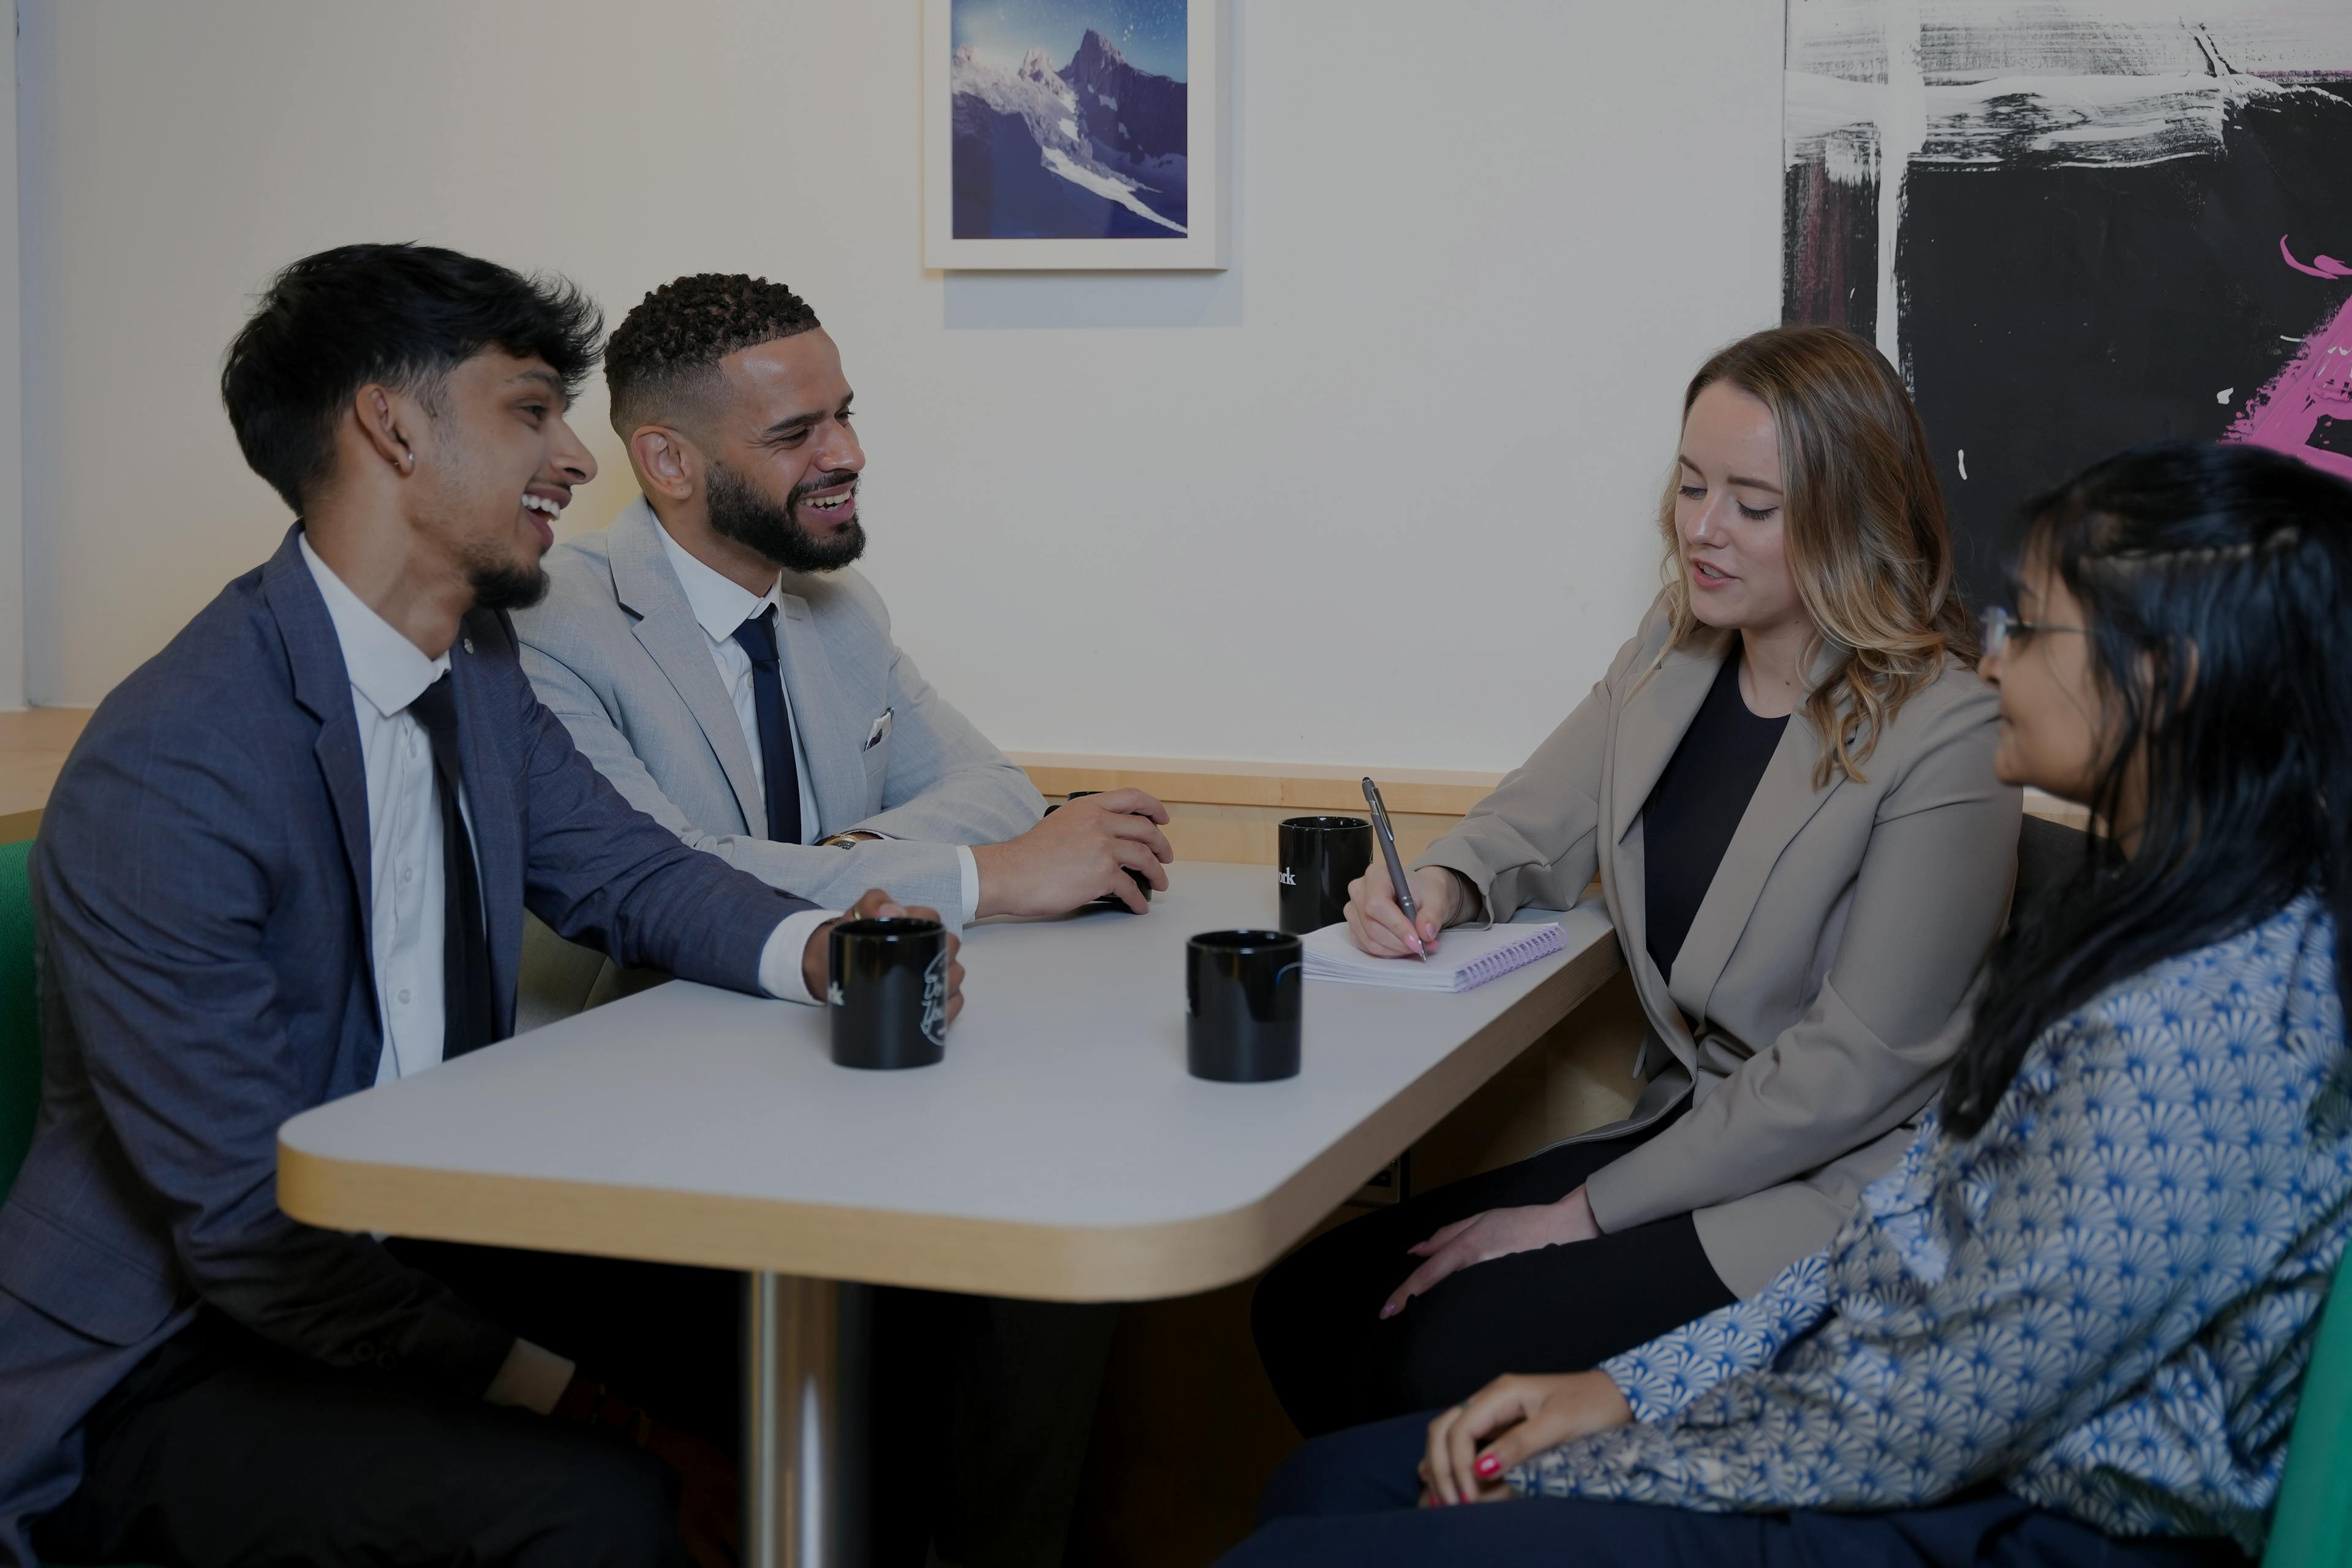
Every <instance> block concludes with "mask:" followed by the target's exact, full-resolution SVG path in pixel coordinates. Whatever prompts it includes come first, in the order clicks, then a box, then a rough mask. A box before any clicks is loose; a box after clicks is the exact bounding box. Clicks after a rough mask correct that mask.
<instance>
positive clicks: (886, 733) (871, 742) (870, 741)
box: [858, 708, 890, 752]
mask: <svg viewBox="0 0 2352 1568" xmlns="http://www.w3.org/2000/svg"><path fill="white" fill-rule="evenodd" d="M889 738H890V710H888V709H887V708H885V709H884V710H882V717H880V718H879V719H877V720H875V721H874V728H872V729H871V730H868V731H866V744H864V745H863V746H860V747H859V748H858V750H859V751H861V752H870V751H872V750H873V749H874V748H875V747H877V746H878V745H880V744H881V743H882V742H884V741H887V740H888V739H889Z"/></svg>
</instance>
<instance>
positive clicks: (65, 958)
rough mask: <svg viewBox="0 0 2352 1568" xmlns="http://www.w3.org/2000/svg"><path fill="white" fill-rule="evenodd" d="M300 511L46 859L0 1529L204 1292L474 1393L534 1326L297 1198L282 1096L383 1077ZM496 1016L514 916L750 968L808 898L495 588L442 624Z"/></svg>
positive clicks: (52, 811)
mask: <svg viewBox="0 0 2352 1568" xmlns="http://www.w3.org/2000/svg"><path fill="white" fill-rule="evenodd" d="M298 537H299V525H298V527H297V528H296V529H295V530H292V531H289V532H288V534H287V536H286V539H285V541H284V542H283V543H281V544H280V546H279V547H278V552H277V554H275V555H274V556H272V557H271V558H270V560H269V562H268V563H267V564H266V565H264V566H262V567H261V568H259V569H258V570H257V571H254V572H250V573H247V574H246V575H244V576H242V577H239V578H238V579H236V581H235V582H233V583H231V584H229V585H228V586H227V587H226V588H225V589H223V590H222V592H221V594H220V595H219V597H217V598H216V599H215V600H214V601H213V602H212V604H211V605H207V606H206V607H205V610H204V611H203V612H202V613H201V614H199V615H198V616H196V618H195V619H194V620H193V621H191V622H190V623H189V624H188V626H186V627H185V628H184V630H183V631H182V632H181V633H180V634H179V635H178V636H177V637H173V639H172V642H171V644H170V646H169V647H166V648H164V650H163V652H162V653H161V654H159V655H157V656H156V657H155V658H152V659H151V660H149V661H148V662H147V663H146V664H145V665H142V667H141V668H139V669H138V670H137V671H136V672H135V673H134V674H132V675H131V677H130V679H127V680H125V681H124V682H123V683H122V684H121V686H120V687H119V688H117V689H115V691H114V692H113V693H112V694H111V695H110V696H109V697H108V698H107V699H106V700H105V702H104V703H102V704H101V705H100V708H99V710H98V711H97V713H96V715H95V716H94V717H93V718H92V719H91V721H90V722H89V727H88V729H87V730H86V731H84V732H83V734H82V737H81V741H80V742H79V744H78V745H77V746H76V747H75V748H74V751H73V754H72V756H71V757H70V758H69V759H68V762H67V763H66V766H65V770H64V773H62V775H61V776H60V777H59V778H58V784H57V789H56V791H55V792H54V795H53V797H52V800H51V804H50V805H49V808H48V811H47V815H46V816H45V817H44V818H43V821H42V824H41V830H40V837H39V841H38V843H37V845H36V846H35V848H34V852H33V858H32V881H33V895H34V902H35V909H36V913H37V921H38V929H39V932H40V940H41V963H42V970H41V1020H42V1031H43V1049H44V1057H45V1064H44V1082H43V1089H42V1103H41V1111H40V1121H39V1124H38V1127H37V1131H36V1132H35V1134H34V1139H33V1146H32V1150H31V1152H30V1154H29V1155H28V1156H27V1158H26V1162H25V1167H24V1171H23V1173H22V1174H20V1175H19V1176H18V1177H17V1180H16V1186H15V1188H14V1190H13V1191H12V1192H11V1193H10V1194H9V1196H8V1200H7V1203H6V1205H5V1207H0V1559H5V1557H6V1556H7V1555H8V1553H9V1543H10V1542H11V1541H12V1540H20V1539H21V1537H20V1535H19V1530H20V1528H21V1526H22V1524H23V1522H24V1521H25V1520H26V1517H27V1516H29V1515H32V1514H37V1513H39V1512H43V1511H46V1510H47V1509H49V1508H53V1507H55V1506H56V1505H57V1503H58V1502H60V1501H62V1500H63V1499H64V1497H65V1496H66V1495H68V1494H69V1493H70V1489H71V1481H72V1478H73V1476H74V1475H75V1474H77V1473H78V1468H79V1463H78V1455H79V1442H78V1431H77V1428H78V1426H79V1422H80V1420H81V1418H82V1416H83V1415H85V1414H87V1412H88V1410H89V1406H90V1405H92V1404H93V1403H94V1402H95V1401H96V1400H97V1399H98V1398H99V1397H100V1396H101V1395H102V1394H104V1392H105V1391H106V1389H107V1388H109V1387H110V1386H112V1384H114V1383H116V1382H119V1381H120V1379H121V1376H122V1375H123V1374H124V1373H126V1372H127V1371H128V1370H129V1369H130V1368H131V1366H132V1365H134V1364H136V1363H137V1361H138V1360H139V1358H140V1357H141V1356H142V1355H143V1354H145V1353H146V1352H147V1351H148V1350H150V1349H152V1347H153V1346H154V1345H156V1344H158V1343H160V1342H162V1341H163V1339H165V1338H167V1337H168V1336H169V1335H171V1334H173V1333H174V1332H176V1331H178V1330H179V1329H180V1328H181V1327H183V1326H184V1324H185V1323H186V1321H188V1320H189V1318H190V1317H192V1316H193V1315H194V1310H195V1306H196V1304H197V1303H198V1302H200V1301H201V1302H205V1303H209V1304H210V1305H212V1306H213V1307H215V1308H216V1309H218V1310H221V1311H223V1312H226V1314H228V1315H229V1316H230V1317H232V1318H234V1319H236V1320H237V1321H239V1322H242V1323H244V1324H245V1325H247V1327H249V1328H251V1329H253V1330H255V1331H257V1332H259V1333H261V1334H263V1335H265V1336H267V1337H268V1339H270V1340H272V1341H275V1342H278V1343H279V1344H281V1345H284V1346H287V1347H289V1348H290V1349H292V1350H295V1351H297V1352H300V1353H302V1354H304V1355H307V1356H310V1357H313V1358H315V1359H317V1360H319V1361H320V1362H324V1363H331V1364H333V1365H337V1366H348V1367H370V1368H373V1369H375V1370H376V1371H377V1372H379V1373H388V1374H391V1375H393V1376H395V1377H403V1378H407V1379H413V1380H415V1381H417V1382H419V1383H422V1384H431V1385H436V1386H438V1387H442V1388H445V1389H446V1390H448V1391H449V1392H450V1393H453V1394H461V1395H465V1396H469V1397H470V1396H476V1395H478V1394H481V1392H482V1391H483V1389H484V1388H485V1387H487V1386H488V1384H489V1382H490V1379H491V1378H492V1377H493V1376H494V1375H495V1374H496V1373H497V1371H498V1368H499V1363H501V1362H502V1361H503V1359H504V1358H505V1356H506V1354H507V1352H508V1350H509V1347H510V1346H511V1344H512V1343H513V1336H512V1335H511V1334H510V1333H509V1332H508V1331H506V1330H504V1329H502V1328H500V1327H499V1325H498V1324H496V1323H494V1322H491V1321H488V1319H486V1318H484V1317H483V1316H482V1315H481V1314H480V1313H478V1312H477V1311H475V1310H473V1309H472V1308H470V1307H468V1306H467V1305H466V1304H465V1303H463V1302H462V1301H460V1300H457V1297H455V1296H454V1295H452V1294H451V1293H450V1292H449V1291H448V1290H447V1289H445V1288H444V1287H442V1286H441V1285H440V1284H439V1283H438V1282H436V1281H435V1280H433V1279H429V1278H427V1277H425V1276H424V1275H421V1274H418V1273H416V1272H415V1271H414V1270H412V1269H409V1268H404V1267H403V1266H401V1265H400V1264H399V1263H398V1262H396V1261H394V1258H393V1257H392V1256H391V1254H390V1253H388V1252H386V1251H385V1250H384V1249H383V1247H380V1246H378V1245H377V1244H376V1243H375V1242H374V1241H373V1240H371V1239H369V1238H368V1237H363V1236H351V1235H345V1234H342V1233H340V1232H336V1231H330V1230H320V1229H317V1228H314V1227H312V1226H306V1225H302V1224H300V1223H299V1222H297V1221H295V1220H292V1219H289V1218H288V1217H287V1216H286V1215H284V1214H282V1213H280V1212H279V1211H278V1203H277V1134H278V1125H279V1124H280V1123H281V1122H283V1121H286V1119H287V1118H289V1116H292V1115H294V1114H295V1113H296V1112H298V1111H300V1110H307V1109H309V1108H310V1107H311V1106H315V1105H320V1104H322V1103H324V1102H325V1101H327V1100H333V1099H336V1098H337V1097H339V1096H341V1095H346V1094H351V1093H353V1092H355V1091H357V1090H359V1089H365V1088H367V1087H368V1086H370V1085H371V1084H373V1083H374V1082H375V1077H376V1063H377V1058H378V1056H379V1054H380V1053H381V1052H382V1050H383V1035H382V1033H381V1029H380V1025H379V1020H378V1016H377V1009H376V998H375V991H374V982H373V976H372V974H371V960H370V954H371V952H372V949H371V946H370V939H369V921H370V896H369V886H368V881H369V846H368V816H367V785H366V781H365V779H364V777H363V776H362V764H361V757H360V742H359V729H358V723H357V721H356V720H355V718H354V717H353V714H352V689H351V684H350V679H349V677H348V675H347V674H346V673H345V670H344V667H343V658H342V652H341V647H340V645H339V644H338V643H337V642H336V639H335V632H334V627H333V625H332V623H331V621H330V620H329V619H328V616H327V607H326V604H325V602H324V601H323V600H322V599H321V598H320V595H319V590H318V585H317V584H316V583H315V582H313V581H312V579H311V577H310V572H309V570H308V569H307V568H306V567H305V566H304V564H303V562H302V558H301V554H300V552H299V546H298V542H297V541H298ZM451 664H452V667H453V669H454V674H455V681H456V696H457V711H458V715H459V719H460V729H459V744H460V748H461V753H462V763H463V773H464V777H465V784H466V795H467V805H468V807H469V809H470V813H471V816H472V822H473V829H474V838H475V844H476V847H477V850H478V856H479V860H480V871H481V881H482V895H483V902H484V906H485V913H486V915H487V918H488V926H489V946H490V966H491V973H492V976H493V978H494V980H495V982H496V984H497V1012H498V1021H499V1030H500V1032H501V1033H503V1032H505V1031H506V1030H507V1029H509V1028H510V1027H511V1026H512V1022H513V1016H514V996H515V977H516V971H517V967H518V964H519V962H520V954H521V948H522V915H523V910H524V908H525V907H526V906H528V907H529V908H530V910H532V912H534V913H536V914H537V915H538V916H539V917H540V918H541V920H544V921H546V922H547V923H548V924H549V925H551V926H552V927H553V928H554V929H555V930H556V931H560V932H562V934H563V935H564V936H566V937H568V938H570V939H572V941H574V942H585V943H588V944H591V945H593V946H597V947H601V948H603V949H604V951H605V952H609V953H610V954H611V955H612V956H613V958H614V960H615V961H617V962H618V963H623V964H633V965H646V966H650V967H654V968H658V969H663V970H667V971H668V972H670V973H674V974H678V975H683V976H686V977H688V978H689V979H694V980H699V981H704V982H708V983H709V984H715V985H724V986H728V987H730V988H732V989H735V990H739V991H757V990H758V989H759V984H758V973H759V959H760V952H761V947H762V946H763V945H764V944H765V943H766V942H767V940H768V937H769V935H770V934H771V932H772V931H773V930H774V929H775V926H776V923H777V922H778V921H781V920H782V919H783V918H784V917H785V916H786V915H789V914H791V913H793V911H794V910H803V909H807V908H809V907H810V905H809V904H808V903H807V902H806V901H805V900H800V899H795V898H793V897H791V896H790V895H788V894H785V893H781V892H778V891H776V890H775V889H772V888H769V887H767V886H766V885H765V884H763V883H761V881H760V880H759V879H756V878H753V877H751V876H749V875H746V874H745V873H743V872H740V871H737V870H735V869H733V868H730V867H729V866H728V865H727V864H726V862H724V861H722V860H720V859H719V858H718V857H717V856H713V855H705V854H701V853H698V852H697V851H695V850H691V849H688V848H687V847H685V846H684V845H682V844H681V843H679V841H678V840H677V837H676V836H675V835H673V834H671V833H669V832H668V831H667V830H666V829H664V828H662V827H661V826H658V825H656V823H655V822H654V821H653V819H652V818H650V817H647V816H643V815H641V814H640V813H638V812H637V811H635V809H633V808H632V807H631V806H629V805H627V804H626V803H625V801H623V800H622V798H621V797H620V795H618V794H617V793H615V792H614V789H613V787H612V786H611V785H610V784H606V783H605V782H604V778H603V777H602V776H601V775H600V774H598V773H597V772H596V770H595V769H594V768H593V767H592V766H590V765H589V764H588V763H586V762H585V761H584V760H583V759H582V757H581V756H580V755H579V753H578V752H575V751H574V750H573V749H572V740H571V737H570V735H569V734H568V733H567V731H565V730H564V728H563V725H562V723H561V722H559V721H557V720H556V719H555V718H554V717H553V716H552V715H551V714H550V713H549V712H548V711H547V710H545V709H544V708H542V707H541V706H540V704H539V701H538V700H537V699H536V698H535V697H534V696H533V695H532V693H531V687H530V681H529V680H528V679H526V678H525V677H524V675H523V673H522V668H521V666H520V663H519V662H518V658H517V654H516V645H515V639H514V632H513V628H512V627H511V626H510V625H509V622H508V620H507V617H506V616H504V615H503V614H496V613H491V612H488V611H476V612H475V613H473V614H472V615H469V616H467V617H466V620H465V623H464V626H463V637H462V638H461V640H460V641H459V643H458V645H457V647H455V648H453V649H452V650H451Z"/></svg>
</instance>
